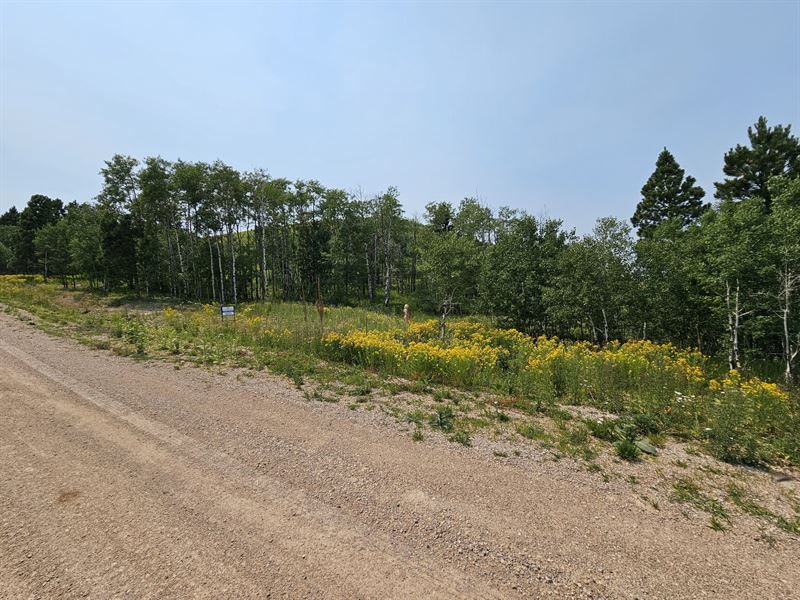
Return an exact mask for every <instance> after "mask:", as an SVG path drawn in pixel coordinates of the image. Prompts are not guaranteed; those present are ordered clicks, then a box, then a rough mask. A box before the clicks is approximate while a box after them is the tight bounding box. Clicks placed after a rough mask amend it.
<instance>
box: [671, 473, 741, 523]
mask: <svg viewBox="0 0 800 600" xmlns="http://www.w3.org/2000/svg"><path fill="white" fill-rule="evenodd" d="M670 500H672V501H673V502H681V503H686V504H690V505H692V506H694V507H695V508H697V509H699V510H702V511H704V512H707V513H708V514H710V515H711V522H710V524H709V527H711V529H714V530H715V531H724V530H725V525H724V523H723V521H725V522H729V521H730V517H729V516H728V511H727V510H726V509H725V507H724V506H723V505H722V503H721V502H720V501H719V500H715V499H714V498H710V497H708V496H707V495H706V494H704V493H703V491H702V490H701V489H700V486H698V485H697V484H696V483H695V482H694V481H692V480H691V479H689V478H686V477H684V478H680V479H676V480H675V481H673V482H672V493H671V494H670Z"/></svg>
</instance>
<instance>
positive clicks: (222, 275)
mask: <svg viewBox="0 0 800 600" xmlns="http://www.w3.org/2000/svg"><path fill="white" fill-rule="evenodd" d="M216 241H217V264H218V265H219V303H220V304H225V271H223V270H222V248H220V245H219V237H217V240H216Z"/></svg>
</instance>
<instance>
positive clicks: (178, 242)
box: [175, 229, 189, 296]
mask: <svg viewBox="0 0 800 600" xmlns="http://www.w3.org/2000/svg"><path fill="white" fill-rule="evenodd" d="M175 249H176V250H177V251H178V267H179V268H180V278H181V281H183V293H184V296H188V295H189V282H188V281H187V280H186V271H185V270H184V268H183V254H182V253H181V240H180V238H179V237H178V230H177V229H176V230H175Z"/></svg>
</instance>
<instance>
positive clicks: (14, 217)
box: [0, 206, 19, 225]
mask: <svg viewBox="0 0 800 600" xmlns="http://www.w3.org/2000/svg"><path fill="white" fill-rule="evenodd" d="M0 225H19V212H18V211H17V207H16V206H12V207H11V208H9V209H8V210H7V211H6V212H4V213H3V214H2V215H0Z"/></svg>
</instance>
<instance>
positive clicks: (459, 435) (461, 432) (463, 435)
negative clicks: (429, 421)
mask: <svg viewBox="0 0 800 600" xmlns="http://www.w3.org/2000/svg"><path fill="white" fill-rule="evenodd" d="M450 441H451V442H456V443H458V444H461V445H462V446H471V445H472V438H471V437H470V435H469V431H467V430H466V429H457V430H456V431H455V432H454V433H453V435H451V436H450Z"/></svg>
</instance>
